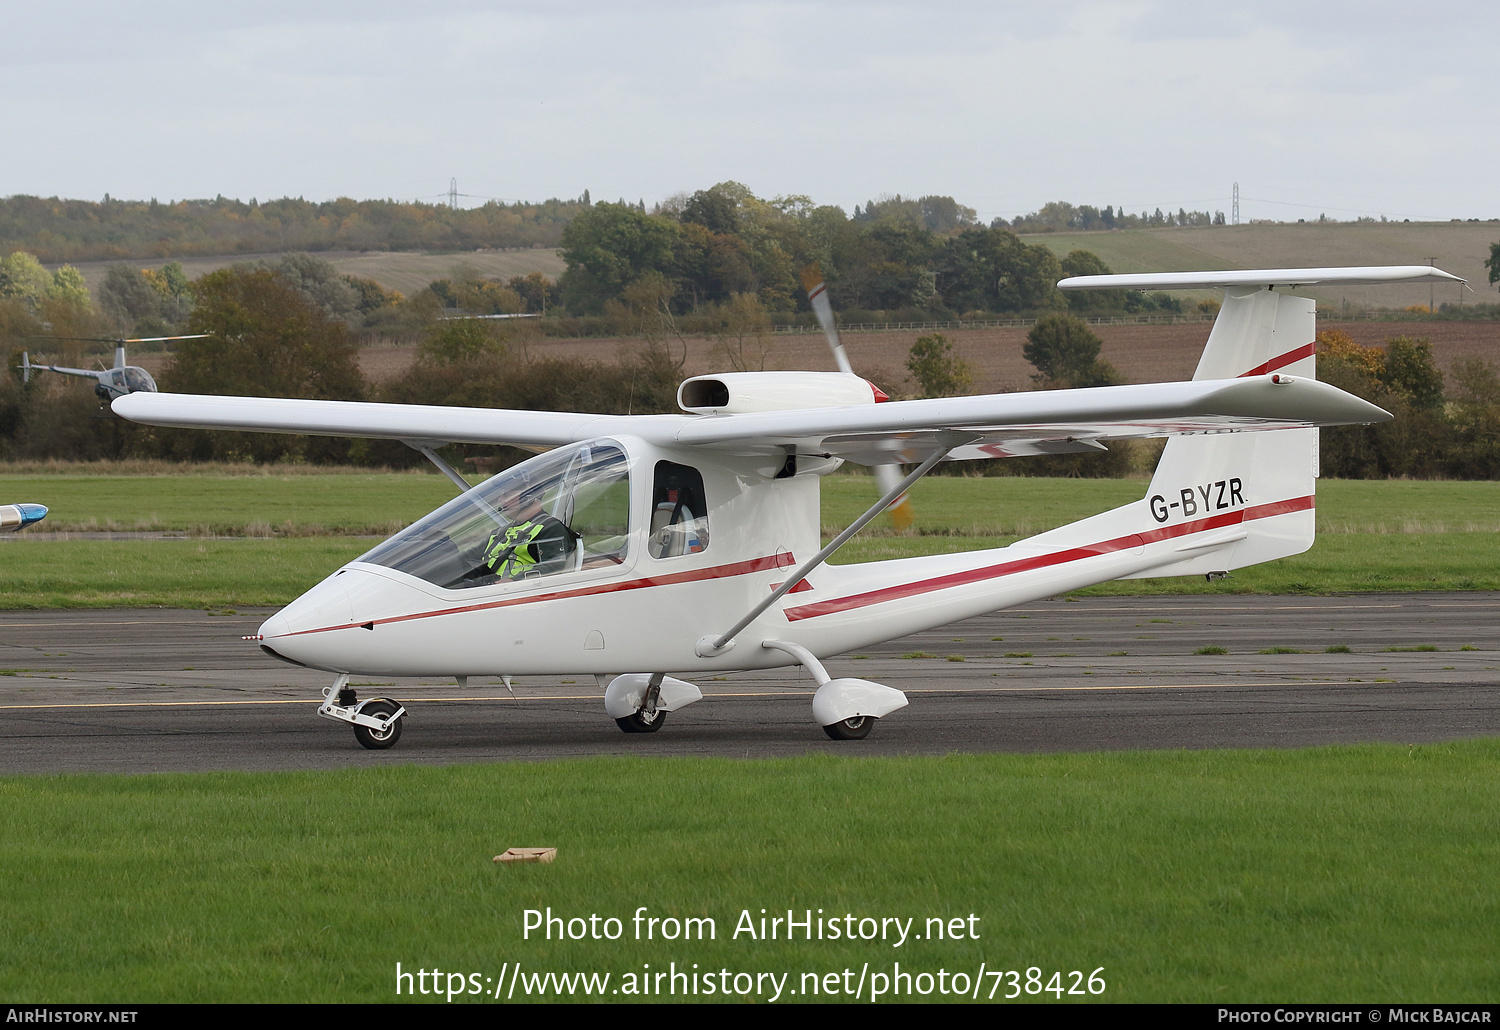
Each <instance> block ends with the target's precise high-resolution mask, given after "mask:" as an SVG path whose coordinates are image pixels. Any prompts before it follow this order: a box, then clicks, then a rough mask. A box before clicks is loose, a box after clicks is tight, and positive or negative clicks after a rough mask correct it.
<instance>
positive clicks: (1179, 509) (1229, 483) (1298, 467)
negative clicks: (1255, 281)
mask: <svg viewBox="0 0 1500 1030" xmlns="http://www.w3.org/2000/svg"><path fill="white" fill-rule="evenodd" d="M1226 292H1227V296H1225V298H1224V304H1223V307H1221V308H1220V309H1219V317H1218V319H1217V320H1216V321H1215V322H1214V327H1213V331H1212V332H1211V333H1209V337H1208V344H1207V345H1206V346H1205V347H1204V349H1203V357H1202V358H1201V359H1199V361H1198V369H1197V371H1196V372H1194V373H1193V379H1194V380H1202V379H1234V378H1240V377H1244V376H1257V375H1270V374H1278V375H1290V376H1292V377H1294V378H1308V379H1311V378H1313V377H1314V372H1315V369H1314V358H1313V348H1314V342H1313V341H1314V337H1315V336H1316V335H1317V323H1316V320H1315V317H1314V311H1315V308H1314V302H1313V301H1312V299H1311V298H1308V297H1296V296H1292V295H1290V294H1285V293H1277V292H1276V291H1274V290H1269V289H1264V288H1260V289H1257V288H1255V287H1246V286H1237V287H1233V288H1231V289H1229V290H1228V291H1226ZM1317 477H1318V430H1316V429H1289V430H1285V431H1282V432H1278V433H1212V434H1203V435H1196V436H1174V437H1172V438H1171V439H1170V440H1168V441H1167V445H1166V447H1165V448H1164V449H1163V450H1162V455H1161V461H1160V462H1159V463H1158V464H1157V466H1156V474H1155V475H1154V476H1153V477H1152V479H1151V487H1150V489H1149V490H1148V491H1147V502H1148V507H1149V508H1150V510H1151V514H1152V519H1153V521H1154V522H1156V523H1157V524H1158V525H1159V526H1161V527H1162V528H1173V527H1180V526H1182V525H1183V524H1184V523H1186V524H1200V523H1201V524H1203V527H1204V530H1205V531H1207V530H1210V529H1212V530H1215V531H1220V530H1222V529H1223V527H1225V526H1226V525H1236V524H1238V525H1239V526H1241V527H1242V528H1243V530H1244V535H1243V536H1242V537H1241V538H1240V539H1238V540H1235V541H1233V542H1229V543H1226V544H1225V545H1224V546H1223V547H1219V548H1214V549H1212V550H1209V551H1207V552H1206V553H1202V554H1197V555H1195V556H1192V557H1187V558H1185V559H1184V560H1183V561H1181V562H1175V563H1173V564H1171V565H1167V566H1163V567H1160V568H1156V569H1152V570H1151V571H1149V572H1147V573H1143V574H1142V575H1144V576H1183V575H1194V574H1206V573H1210V572H1227V571H1229V570H1230V569H1238V568H1243V567H1244V566H1246V565H1254V564H1256V563H1258V562H1263V561H1270V560H1271V559H1273V558H1283V557H1286V556H1287V555H1291V554H1301V553H1302V552H1303V551H1305V550H1307V549H1308V548H1309V547H1311V546H1312V543H1313V533H1314V516H1315V511H1314V508H1315V503H1314V494H1315V491H1316V481H1317Z"/></svg>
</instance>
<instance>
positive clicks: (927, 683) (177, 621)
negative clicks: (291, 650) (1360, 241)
mask: <svg viewBox="0 0 1500 1030" xmlns="http://www.w3.org/2000/svg"><path fill="white" fill-rule="evenodd" d="M268 614H269V612H264V611H255V612H251V611H240V612H235V613H214V612H203V611H176V610H118V609H117V610H108V611H65V612H60V611H45V612H12V613H6V614H5V615H3V616H0V716H3V724H0V772H4V773H55V772H72V771H109V772H155V771H179V770H211V769H325V768H342V767H347V766H366V765H384V764H390V763H413V762H415V763H429V764H450V763H458V762H478V761H498V760H507V759H549V758H562V757H573V756H584V755H599V754H651V755H719V756H732V757H768V756H778V755H796V754H805V753H810V752H831V753H837V754H847V755H890V754H942V753H946V752H949V751H1063V750H1098V749H1121V748H1172V747H1175V748H1218V747H1302V746H1310V745H1317V744H1327V743H1356V742H1366V741H1391V742H1400V743H1418V742H1431V741H1441V740H1451V739H1458V738H1462V737H1473V736H1483V735H1491V734H1496V733H1500V594H1492V593H1465V594H1401V595H1369V594H1366V595H1357V596H1350V597H1229V596H1215V597H1152V598H1082V599H1076V600H1061V599H1059V600H1051V601H1044V602H1038V603H1036V604H1031V605H1026V606H1023V607H1020V608H1013V609H1009V610H1007V611H1003V612H996V613H994V614H992V615H986V616H982V617H980V618H976V619H970V620H968V621H966V622H962V623H955V624H953V625H950V626H945V627H942V628H940V629H936V630H931V631H928V632H924V633H918V634H913V635H912V636H909V637H904V638H902V639H900V640H896V641H892V642H890V643H887V644H882V645H879V646H877V647H872V648H869V649H867V650H866V651H863V652H858V653H855V654H850V655H845V656H841V657H839V658H834V659H831V660H830V661H829V662H828V663H827V664H828V665H829V670H830V672H832V673H833V675H835V676H860V677H863V678H865V679H872V680H876V681H878V682H882V683H887V684H889V685H891V686H894V687H897V688H899V689H901V690H904V691H906V693H907V695H908V697H909V698H910V699H911V705H910V706H909V707H908V708H905V709H903V710H901V711H899V712H896V713H894V714H892V715H891V716H890V717H889V718H887V719H885V720H882V722H881V723H880V724H879V725H878V726H876V728H875V731H874V732H873V734H872V735H871V736H870V737H869V738H868V739H866V740H863V741H845V742H835V741H831V740H828V739H827V738H826V737H825V736H824V734H823V732H822V730H821V729H820V728H819V727H818V726H816V725H815V724H814V723H813V722H812V717H811V696H812V691H813V687H814V684H813V683H812V681H811V679H810V678H809V677H808V676H807V675H806V673H804V672H802V671H801V670H799V669H787V670H777V671H772V672H759V673H743V674H738V675H733V676H729V677H726V678H723V679H718V678H702V679H699V680H698V681H697V682H698V683H699V685H700V686H701V687H702V688H703V692H704V695H705V697H704V700H703V701H702V702H700V703H698V704H695V705H693V706H691V707H690V708H687V709H685V710H683V711H681V712H677V713H673V714H672V715H671V716H670V717H669V718H668V720H667V723H666V725H665V727H664V728H663V729H662V730H661V731H660V732H658V733H655V734H649V735H625V734H622V733H620V732H619V730H618V729H616V727H615V725H614V723H613V722H612V721H611V720H609V719H608V718H607V717H606V716H605V715H604V710H603V703H602V699H601V691H600V690H599V689H598V688H597V687H596V685H595V684H594V682H593V679H592V678H591V677H583V676H580V677H551V678H543V677H527V678H524V679H521V680H519V681H517V682H516V684H515V691H516V698H515V699H512V698H511V697H510V696H509V695H508V694H507V693H506V691H505V689H504V687H503V686H502V685H501V683H500V681H499V680H498V679H495V680H480V679H477V678H476V679H471V680H470V681H469V683H468V685H467V687H466V688H464V689H460V688H459V687H458V686H457V685H456V684H454V682H453V681H452V680H436V679H428V680H420V679H418V680H406V679H403V680H394V681H393V680H373V679H370V678H367V677H355V678H354V685H355V686H356V687H357V688H358V689H359V691H360V693H361V695H362V696H373V695H387V696H391V697H395V698H397V699H398V700H400V701H402V702H403V703H404V704H405V705H406V706H407V708H408V711H409V712H410V715H409V717H408V719H407V721H406V724H405V727H404V732H403V736H402V739H401V742H400V743H399V744H397V745H396V747H395V748H393V749H391V750H389V751H373V752H372V751H366V750H365V749H364V748H361V747H360V746H359V745H358V744H357V743H356V742H355V740H354V736H353V733H352V731H351V730H350V729H349V728H348V727H346V726H342V725H339V724H336V723H332V722H329V721H327V720H322V719H319V718H317V717H316V715H315V714H314V709H315V707H316V704H317V702H318V700H319V691H320V690H321V688H322V687H324V686H326V685H327V684H328V683H329V682H331V680H332V677H331V676H330V675H329V674H327V673H322V672H316V671H310V670H305V669H299V668H295V667H293V666H290V665H286V664H283V663H280V662H277V661H274V660H272V659H270V658H267V657H265V656H264V655H262V654H261V652H260V651H259V649H258V648H257V647H256V646H255V645H254V644H253V643H246V642H244V641H242V640H241V639H240V637H241V636H243V635H245V634H252V633H254V632H255V631H256V630H257V628H258V627H259V625H260V622H261V621H262V620H263V619H264V618H265V617H266V615H268ZM1206 647H1214V648H1223V649H1224V650H1225V651H1227V652H1228V653H1227V654H1196V653H1194V652H1196V651H1198V650H1200V649H1203V648H1206ZM1345 647H1347V648H1348V649H1349V650H1348V652H1347V653H1344V652H1343V651H1341V650H1335V651H1334V652H1332V653H1330V652H1329V651H1328V648H1335V649H1341V648H1345ZM1434 649H1435V650H1434ZM1278 652H1279V653H1278Z"/></svg>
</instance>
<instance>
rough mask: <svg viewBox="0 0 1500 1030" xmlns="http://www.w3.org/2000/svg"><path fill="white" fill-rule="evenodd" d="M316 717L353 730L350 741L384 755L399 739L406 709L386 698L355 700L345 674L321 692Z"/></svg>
mask: <svg viewBox="0 0 1500 1030" xmlns="http://www.w3.org/2000/svg"><path fill="white" fill-rule="evenodd" d="M318 714H319V715H321V716H322V717H323V718H325V719H332V720H333V721H334V722H342V723H347V724H348V725H350V726H352V727H354V739H355V740H357V741H359V742H360V744H361V745H363V746H364V747H367V748H369V749H370V750H371V751H384V750H385V749H386V748H390V747H395V746H396V741H398V740H400V739H401V723H402V722H403V721H404V720H405V718H406V709H405V708H403V707H402V706H401V704H400V702H397V701H392V700H391V699H390V698H388V697H374V698H370V699H368V700H365V701H361V700H359V697H358V695H356V694H355V692H354V690H353V689H352V688H351V687H350V686H349V677H348V675H347V674H346V675H343V676H340V677H339V678H338V679H337V680H336V681H335V682H334V684H333V686H331V687H324V688H323V703H322V704H321V705H319V706H318Z"/></svg>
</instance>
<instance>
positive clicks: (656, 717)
mask: <svg viewBox="0 0 1500 1030" xmlns="http://www.w3.org/2000/svg"><path fill="white" fill-rule="evenodd" d="M615 711H617V712H618V711H619V709H618V708H616V709H615ZM666 721H667V713H666V712H664V711H662V710H661V709H660V708H658V709H657V710H656V711H654V712H652V713H651V714H650V715H647V714H646V711H645V709H641V710H640V711H639V712H636V713H635V714H634V715H627V716H625V718H623V719H616V720H615V725H616V726H618V727H620V729H622V730H624V731H625V732H626V733H655V732H656V731H657V730H659V729H661V724H662V723H664V722H666Z"/></svg>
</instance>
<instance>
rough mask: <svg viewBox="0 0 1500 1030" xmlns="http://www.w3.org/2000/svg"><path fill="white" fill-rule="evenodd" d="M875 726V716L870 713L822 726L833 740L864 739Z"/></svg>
mask: <svg viewBox="0 0 1500 1030" xmlns="http://www.w3.org/2000/svg"><path fill="white" fill-rule="evenodd" d="M874 728H875V717H874V716H872V715H856V716H855V717H854V718H852V719H845V720H843V721H842V722H836V723H833V724H832V725H831V726H824V727H823V732H824V733H826V734H828V735H829V736H830V737H832V738H833V739H834V740H864V739H865V738H866V737H868V736H869V735H870V731H871V730H873V729H874Z"/></svg>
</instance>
